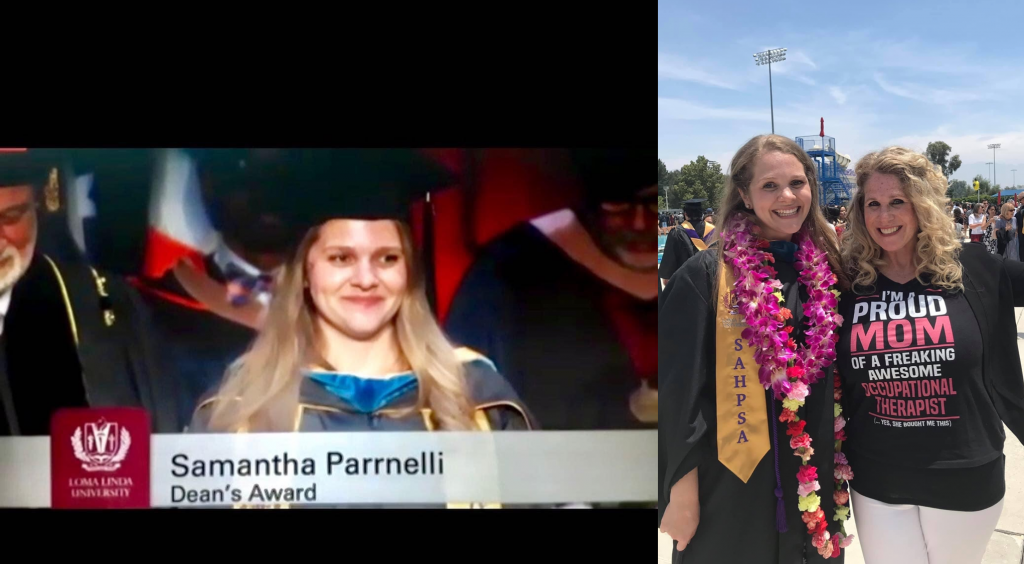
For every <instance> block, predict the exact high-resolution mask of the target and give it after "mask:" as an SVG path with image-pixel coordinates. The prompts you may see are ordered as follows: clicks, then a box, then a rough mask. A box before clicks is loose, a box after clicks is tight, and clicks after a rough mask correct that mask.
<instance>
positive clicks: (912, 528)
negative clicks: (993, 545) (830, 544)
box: [852, 491, 1003, 564]
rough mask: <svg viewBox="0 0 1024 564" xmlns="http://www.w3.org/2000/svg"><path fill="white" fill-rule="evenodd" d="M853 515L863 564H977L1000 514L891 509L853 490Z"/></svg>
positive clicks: (911, 507)
mask: <svg viewBox="0 0 1024 564" xmlns="http://www.w3.org/2000/svg"><path fill="white" fill-rule="evenodd" d="M852 497H853V517H854V524H855V525H856V526H857V537H858V538H859V539H860V546H861V550H862V551H863V552H864V562H865V564H890V563H891V564H978V563H980V562H981V559H982V557H983V556H984V555H985V548H986V547H987V546H988V541H989V539H990V538H992V533H993V531H994V530H995V528H996V523H997V522H998V521H999V514H1000V513H1002V511H1003V500H999V503H997V504H995V505H993V506H992V507H989V508H988V509H983V510H981V511H945V510H942V509H932V508H930V507H921V506H919V505H890V504H888V503H882V502H880V501H876V500H874V499H871V498H867V497H864V496H862V495H860V494H858V493H857V492H856V491H853V496H852Z"/></svg>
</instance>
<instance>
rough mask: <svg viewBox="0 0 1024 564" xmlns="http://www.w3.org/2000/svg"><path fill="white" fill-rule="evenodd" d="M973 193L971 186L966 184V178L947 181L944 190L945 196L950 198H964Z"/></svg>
mask: <svg viewBox="0 0 1024 564" xmlns="http://www.w3.org/2000/svg"><path fill="white" fill-rule="evenodd" d="M973 194H974V189H973V187H972V186H968V185H967V181H966V180H954V181H952V182H950V183H949V188H948V189H947V190H946V196H949V197H950V198H954V199H958V198H966V197H968V196H971V195H973Z"/></svg>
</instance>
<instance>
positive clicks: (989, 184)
mask: <svg viewBox="0 0 1024 564" xmlns="http://www.w3.org/2000/svg"><path fill="white" fill-rule="evenodd" d="M985 164H987V165H988V187H989V188H995V187H996V185H995V183H994V182H992V165H994V164H996V163H994V162H993V163H985ZM978 201H979V202H980V201H981V190H978Z"/></svg>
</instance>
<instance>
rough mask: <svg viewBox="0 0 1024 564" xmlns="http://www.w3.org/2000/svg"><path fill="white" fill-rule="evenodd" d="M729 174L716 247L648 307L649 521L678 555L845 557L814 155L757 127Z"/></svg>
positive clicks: (830, 292)
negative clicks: (651, 357) (657, 395)
mask: <svg viewBox="0 0 1024 564" xmlns="http://www.w3.org/2000/svg"><path fill="white" fill-rule="evenodd" d="M730 170H731V173H730V177H729V180H728V183H727V185H726V187H725V193H724V194H723V198H722V202H723V204H722V207H721V218H722V220H721V221H720V223H719V225H720V227H722V228H723V231H722V234H721V238H720V241H719V245H720V247H719V248H718V249H709V250H707V251H704V252H702V253H699V254H697V255H695V256H694V257H693V258H692V259H691V260H689V261H687V262H686V264H685V265H683V267H682V268H681V269H679V270H678V271H677V272H676V273H675V274H674V275H673V277H672V278H671V279H670V280H669V284H668V285H667V286H666V288H665V291H664V294H663V296H662V300H661V305H660V309H659V315H658V370H659V381H660V382H661V390H660V391H661V393H662V394H663V396H664V397H663V398H662V399H663V400H664V401H663V402H662V403H661V407H662V408H664V409H661V410H660V412H659V420H660V424H659V436H658V441H659V460H658V465H659V477H658V478H659V485H660V489H659V513H660V515H659V524H660V527H661V530H662V531H664V532H665V533H667V534H669V535H671V536H672V537H673V539H674V540H675V541H676V544H675V546H676V551H674V553H673V557H674V560H673V561H674V562H676V563H680V562H685V563H718V562H742V563H744V564H791V563H797V564H798V563H801V562H820V561H823V560H824V559H827V558H828V559H839V560H840V561H842V555H843V554H845V553H844V552H843V551H842V549H843V548H845V547H846V546H847V545H849V543H850V542H851V539H852V537H847V536H846V534H845V529H844V528H843V527H842V525H843V524H844V521H845V519H846V518H847V517H848V511H849V509H848V505H846V504H848V497H849V494H848V482H847V480H848V479H849V478H850V477H851V476H850V474H849V467H848V466H846V465H845V464H836V461H837V460H839V461H840V462H843V460H842V459H841V457H840V454H841V453H837V452H836V449H835V447H836V442H835V441H836V440H837V439H842V438H844V436H843V434H842V431H841V424H840V422H841V421H843V418H842V416H841V415H840V414H839V413H838V408H837V405H836V400H837V399H838V397H836V396H835V395H834V394H835V386H834V376H833V369H832V361H833V360H834V358H835V350H834V339H835V330H836V326H837V325H838V324H839V323H841V321H842V320H841V318H837V317H836V315H837V314H836V306H837V305H838V304H837V300H836V298H837V294H838V290H839V284H840V283H839V280H838V276H840V275H841V270H840V269H839V262H838V256H839V252H838V249H837V247H836V244H835V239H834V237H833V236H832V233H831V232H830V231H831V230H830V229H829V228H828V226H827V225H826V221H825V218H824V216H823V215H822V212H821V210H820V208H819V202H818V184H817V182H816V179H815V168H814V163H813V161H811V159H810V158H809V157H808V156H807V153H805V152H804V151H803V150H802V149H801V148H800V147H799V146H798V145H796V144H795V143H794V142H793V141H791V140H789V139H786V138H784V137H780V136H775V135H763V136H759V137H755V138H754V139H751V140H750V141H749V142H748V143H747V144H745V145H744V146H743V147H742V148H741V149H740V150H739V151H738V152H737V153H736V156H735V157H734V158H733V161H732V165H731V168H730ZM766 388H767V389H766ZM837 430H838V431H837ZM836 502H839V503H838V504H837V503H836ZM837 505H838V507H837Z"/></svg>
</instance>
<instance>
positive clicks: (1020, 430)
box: [982, 260, 1024, 440]
mask: <svg viewBox="0 0 1024 564" xmlns="http://www.w3.org/2000/svg"><path fill="white" fill-rule="evenodd" d="M1000 262H1001V264H1005V265H1006V268H1000V269H999V274H998V276H999V299H998V302H997V304H998V309H997V311H993V312H989V314H988V316H987V317H988V319H990V320H992V321H994V322H995V327H994V328H993V329H994V330H993V331H992V335H993V336H994V337H995V338H996V339H998V341H997V342H996V343H995V346H993V347H991V348H990V349H988V350H993V351H1007V350H1013V353H1011V354H1004V353H1003V352H996V354H999V355H1003V356H1002V357H1001V358H1000V359H999V360H998V361H996V362H995V363H990V362H989V359H985V361H984V362H983V363H982V364H983V366H986V367H987V368H985V369H984V373H983V374H984V378H985V388H986V389H987V390H988V393H989V397H990V398H991V399H992V403H993V404H994V405H995V408H996V411H997V412H998V413H999V418H1000V419H1001V420H1002V421H1003V423H1005V424H1006V426H1007V427H1008V428H1009V429H1010V431H1011V432H1013V434H1014V435H1015V436H1016V437H1017V439H1018V440H1024V374H1022V371H1021V365H1020V358H1019V356H1018V355H1017V354H1016V352H1017V351H1016V341H1017V331H1016V327H1017V320H1016V316H1015V315H1014V309H1013V308H1012V307H1009V305H1010V302H1011V301H1012V302H1014V305H1017V304H1018V303H1019V301H1020V298H1019V297H1018V292H1019V290H1020V284H1021V278H1022V274H1021V272H1024V270H1022V269H1019V268H1017V267H1016V265H1013V264H1011V263H1015V262H1016V263H1020V261H1012V260H1006V261H1000ZM1014 278H1017V280H1014ZM988 366H991V367H988Z"/></svg>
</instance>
